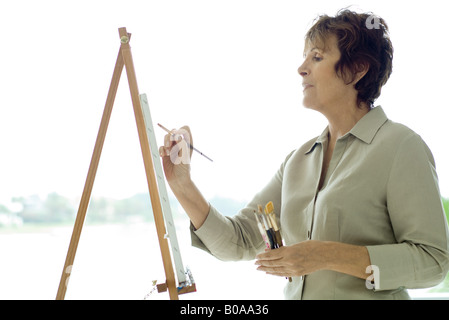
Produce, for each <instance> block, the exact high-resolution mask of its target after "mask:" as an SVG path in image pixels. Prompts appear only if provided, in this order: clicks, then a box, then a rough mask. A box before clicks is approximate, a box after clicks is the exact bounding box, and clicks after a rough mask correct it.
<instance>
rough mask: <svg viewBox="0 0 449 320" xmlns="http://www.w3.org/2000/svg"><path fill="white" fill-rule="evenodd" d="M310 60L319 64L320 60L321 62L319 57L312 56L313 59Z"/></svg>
mask: <svg viewBox="0 0 449 320" xmlns="http://www.w3.org/2000/svg"><path fill="white" fill-rule="evenodd" d="M312 60H313V61H316V62H320V61H321V60H323V58H321V57H319V56H314V57H313V58H312Z"/></svg>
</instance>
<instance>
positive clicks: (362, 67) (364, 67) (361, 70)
mask: <svg viewBox="0 0 449 320" xmlns="http://www.w3.org/2000/svg"><path fill="white" fill-rule="evenodd" d="M368 71H369V64H367V63H360V64H357V68H356V72H355V74H354V76H353V80H352V84H353V85H354V86H355V85H356V84H357V83H358V82H359V81H360V80H362V79H363V77H364V76H365V75H366V74H367V73H368Z"/></svg>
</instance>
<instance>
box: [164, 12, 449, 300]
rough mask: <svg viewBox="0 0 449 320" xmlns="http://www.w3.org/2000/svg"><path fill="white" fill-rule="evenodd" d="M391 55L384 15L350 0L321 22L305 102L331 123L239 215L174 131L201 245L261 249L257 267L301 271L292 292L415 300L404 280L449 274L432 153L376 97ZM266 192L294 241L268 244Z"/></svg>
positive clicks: (180, 185)
mask: <svg viewBox="0 0 449 320" xmlns="http://www.w3.org/2000/svg"><path fill="white" fill-rule="evenodd" d="M392 58H393V47H392V45H391V42H390V39H389V36H388V27H387V25H386V24H385V22H384V21H383V20H382V19H381V18H378V17H374V16H372V15H368V14H357V13H354V12H351V11H349V10H343V11H340V12H339V13H338V14H337V16H336V17H328V16H321V17H320V18H319V19H318V20H317V21H316V23H315V24H314V25H313V26H312V28H311V29H310V30H309V32H308V33H307V35H306V43H305V51H304V63H303V64H302V65H301V66H300V67H299V69H298V73H299V74H300V75H301V77H302V80H303V89H304V100H303V104H304V106H305V107H307V108H310V109H314V110H316V111H319V112H321V113H322V114H323V115H324V116H325V117H326V118H327V120H328V122H329V125H328V127H327V128H326V129H325V130H324V132H323V133H322V134H321V135H320V136H319V137H318V138H314V139H312V140H310V141H308V142H306V143H305V144H304V145H303V146H302V147H300V148H298V149H297V150H295V151H293V152H292V153H290V154H289V155H288V156H287V158H286V159H285V161H284V162H283V163H282V165H281V167H280V168H279V170H278V171H277V173H276V174H275V175H274V177H273V178H272V180H271V181H270V182H269V183H268V185H267V186H265V188H263V189H262V190H261V191H260V192H259V193H258V194H257V195H256V196H255V197H254V198H253V200H252V201H251V202H250V203H249V204H248V205H247V207H246V208H244V209H242V210H241V211H240V212H239V214H238V215H236V216H234V217H231V218H229V217H223V216H222V215H221V214H220V213H218V212H217V210H216V209H215V208H214V207H213V206H211V205H209V203H208V202H207V201H206V200H205V199H204V197H203V196H202V195H201V193H200V191H199V190H198V189H197V188H196V186H195V184H194V183H193V182H192V180H191V177H190V174H189V171H190V167H189V165H188V164H178V165H174V164H173V162H171V161H170V157H169V155H170V152H173V150H174V147H175V146H177V141H171V140H170V135H167V136H166V137H165V145H164V146H163V147H161V148H160V153H161V156H162V157H163V163H164V170H165V175H166V178H167V181H168V183H169V185H170V187H171V189H172V190H173V192H174V194H175V196H176V197H177V199H178V200H179V202H180V203H181V205H182V206H183V208H184V209H185V211H186V212H187V214H188V215H189V217H190V220H191V223H192V225H191V230H192V243H193V245H195V246H197V247H199V248H202V249H204V250H206V251H208V252H210V253H211V254H212V255H214V256H216V257H217V258H218V259H221V260H243V259H245V260H250V259H254V258H256V265H258V270H261V271H264V272H266V273H268V274H273V275H278V276H282V277H292V278H293V281H291V282H288V281H287V285H286V288H285V292H284V293H285V296H286V298H288V299H409V295H408V293H407V290H406V288H422V287H429V286H434V285H436V284H438V283H439V282H441V281H442V280H443V279H444V277H445V276H446V273H447V271H448V268H449V253H448V238H449V237H448V227H447V221H446V219H445V215H444V211H443V207H442V204H441V197H440V194H439V189H438V180H437V175H436V172H435V164H434V160H433V157H432V154H431V152H430V150H429V149H428V147H427V146H426V144H425V143H424V142H423V141H422V139H421V138H420V137H419V136H418V135H417V134H416V133H414V132H413V131H411V130H410V129H408V128H407V127H405V126H403V125H401V124H398V123H394V122H392V121H391V120H388V119H387V117H386V115H385V113H384V111H383V110H382V108H381V107H374V105H373V103H374V101H375V100H376V99H377V98H378V97H379V95H380V92H381V88H382V86H383V85H384V84H385V83H386V82H387V80H388V78H389V76H390V74H391V72H392ZM183 129H184V130H187V132H189V133H190V131H189V129H188V127H183ZM176 150H179V147H178V148H177V149H176ZM269 201H272V202H273V204H274V211H275V213H276V214H277V217H278V219H279V221H280V225H281V229H282V236H283V238H284V241H285V246H284V247H281V248H279V249H275V250H271V251H267V252H263V251H264V242H263V240H262V238H261V236H260V233H259V229H258V226H257V223H256V220H255V217H254V213H253V212H254V211H255V210H257V206H258V205H259V204H260V205H264V204H266V203H267V202H269Z"/></svg>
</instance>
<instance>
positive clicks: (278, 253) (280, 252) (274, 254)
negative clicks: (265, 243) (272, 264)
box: [256, 247, 285, 260]
mask: <svg viewBox="0 0 449 320" xmlns="http://www.w3.org/2000/svg"><path fill="white" fill-rule="evenodd" d="M284 250H285V247H281V248H278V249H273V250H269V251H266V252H264V253H260V254H258V255H257V256H256V259H257V260H277V259H281V258H282V257H283V256H284Z"/></svg>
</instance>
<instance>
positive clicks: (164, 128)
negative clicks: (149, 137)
mask: <svg viewBox="0 0 449 320" xmlns="http://www.w3.org/2000/svg"><path fill="white" fill-rule="evenodd" d="M157 125H158V126H159V127H161V128H162V129H163V130H164V131H166V132H168V133H169V134H171V135H172V136H174V135H175V134H174V132H173V131H172V130H168V129H167V128H166V127H164V126H163V125H162V124H160V123H158V124H157ZM186 143H187V146H188V147H189V148H190V149H192V150H195V151H196V152H198V153H199V154H200V155H202V156H203V157H205V158H206V159H207V160H209V161H212V162H213V161H214V160H212V159H211V158H209V157H208V156H206V155H205V154H204V153H202V152H201V151H200V150H198V149H197V148H195V147H194V146H192V145H191V144H190V143H188V142H187V141H186Z"/></svg>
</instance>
